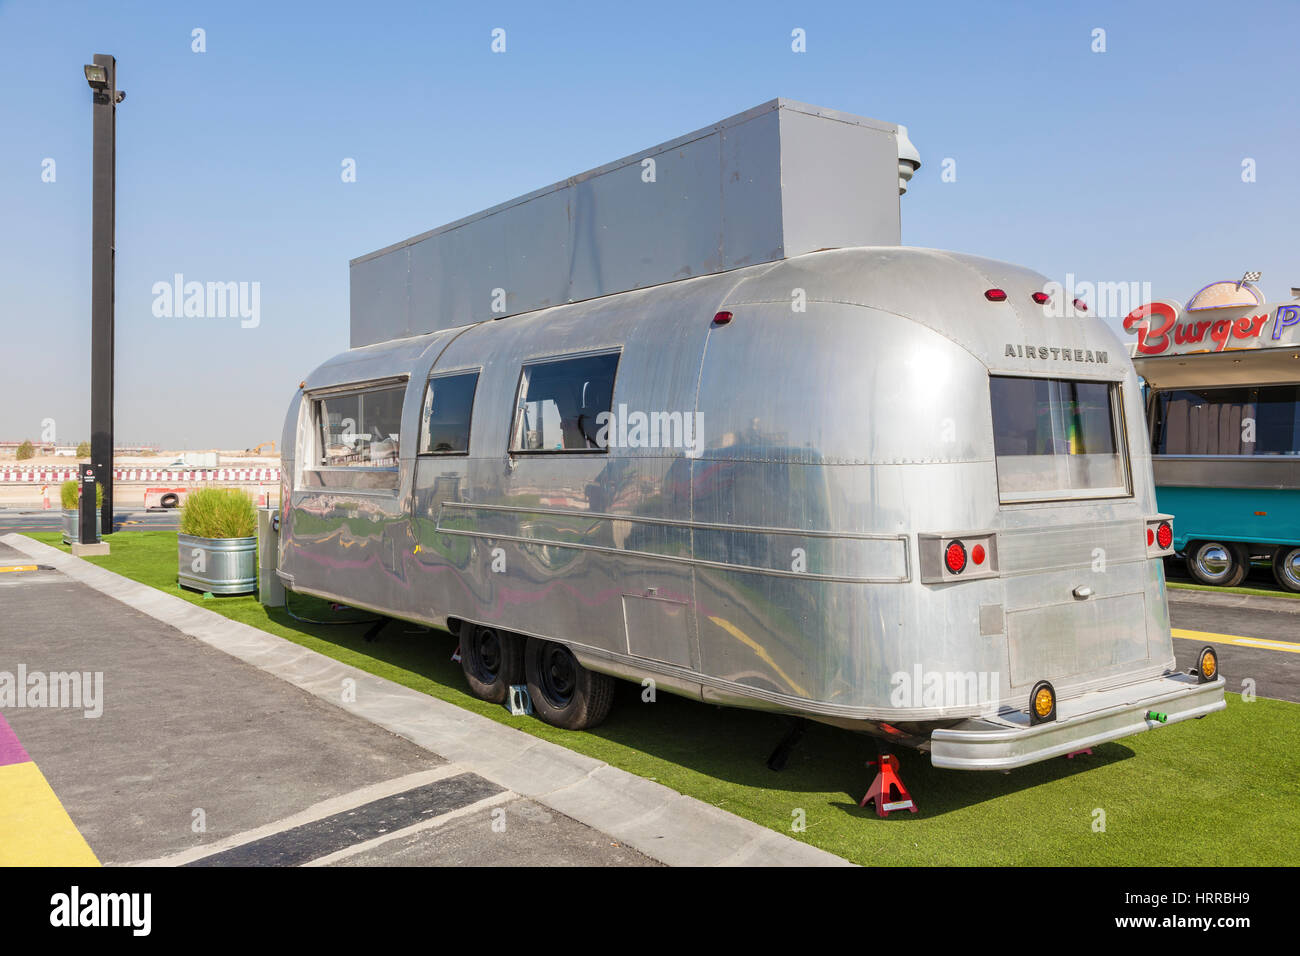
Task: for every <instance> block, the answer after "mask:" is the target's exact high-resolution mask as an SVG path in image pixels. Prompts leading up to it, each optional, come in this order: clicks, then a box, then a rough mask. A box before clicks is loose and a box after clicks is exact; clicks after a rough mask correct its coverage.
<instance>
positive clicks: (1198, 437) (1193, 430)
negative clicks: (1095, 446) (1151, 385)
mask: <svg viewBox="0 0 1300 956" xmlns="http://www.w3.org/2000/svg"><path fill="white" fill-rule="evenodd" d="M1152 451H1154V452H1155V453H1156V454H1157V455H1300V385H1268V386H1264V387H1261V388H1250V387H1246V386H1241V387H1237V388H1205V389H1176V390H1173V391H1168V392H1158V393H1157V394H1156V409H1155V421H1154V423H1153V427H1152Z"/></svg>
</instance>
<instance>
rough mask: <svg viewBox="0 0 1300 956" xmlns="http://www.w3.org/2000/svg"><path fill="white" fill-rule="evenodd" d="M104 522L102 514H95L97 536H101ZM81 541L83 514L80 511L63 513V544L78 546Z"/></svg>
mask: <svg viewBox="0 0 1300 956" xmlns="http://www.w3.org/2000/svg"><path fill="white" fill-rule="evenodd" d="M102 526H103V521H102V520H100V512H98V511H96V512H95V534H96V536H98V535H99V534H100V529H101V527H102ZM80 541H81V512H80V511H79V510H75V509H74V510H72V511H64V512H63V543H64V544H77V543H79V542H80Z"/></svg>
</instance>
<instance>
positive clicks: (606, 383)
mask: <svg viewBox="0 0 1300 956" xmlns="http://www.w3.org/2000/svg"><path fill="white" fill-rule="evenodd" d="M617 370H618V353H617V352H605V353H601V354H597V355H584V356H581V357H578V358H567V359H559V360H555V361H547V362H533V363H530V364H527V365H525V366H524V367H523V372H522V374H521V375H520V379H519V401H518V405H517V409H518V410H517V412H516V414H515V425H514V436H513V439H512V441H511V442H510V450H511V451H515V452H565V451H586V452H590V451H604V450H605V447H606V441H605V440H604V439H605V436H604V435H603V434H602V428H601V425H602V424H603V423H604V421H605V420H606V419H602V421H600V422H598V421H597V420H596V419H597V418H598V417H599V416H601V415H602V413H604V414H606V415H608V413H609V411H610V406H611V403H612V402H613V400H614V373H615V372H616V371H617Z"/></svg>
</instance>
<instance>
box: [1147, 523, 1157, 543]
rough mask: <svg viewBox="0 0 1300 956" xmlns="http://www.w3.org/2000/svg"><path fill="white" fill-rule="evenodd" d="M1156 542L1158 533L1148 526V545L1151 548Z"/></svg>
mask: <svg viewBox="0 0 1300 956" xmlns="http://www.w3.org/2000/svg"><path fill="white" fill-rule="evenodd" d="M1155 543H1156V533H1155V532H1154V531H1152V530H1151V529H1150V528H1147V547H1148V548H1149V547H1151V545H1153V544H1155Z"/></svg>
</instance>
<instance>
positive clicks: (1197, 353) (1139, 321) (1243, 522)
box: [1124, 275, 1300, 592]
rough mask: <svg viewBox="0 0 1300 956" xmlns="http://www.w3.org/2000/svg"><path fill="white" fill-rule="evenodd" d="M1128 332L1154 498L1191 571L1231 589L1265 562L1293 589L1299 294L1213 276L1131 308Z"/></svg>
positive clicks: (1299, 430)
mask: <svg viewBox="0 0 1300 956" xmlns="http://www.w3.org/2000/svg"><path fill="white" fill-rule="evenodd" d="M1250 277H1251V278H1257V276H1253V275H1252V276H1250ZM1292 291H1293V292H1296V291H1298V290H1292ZM1124 329H1125V330H1126V331H1127V332H1129V333H1131V334H1134V335H1136V336H1137V342H1136V344H1135V346H1134V347H1133V353H1132V354H1133V364H1134V365H1135V366H1136V367H1137V370H1138V374H1140V375H1141V376H1142V377H1143V378H1144V379H1145V380H1146V383H1147V384H1146V415H1147V426H1148V429H1149V431H1150V435H1151V452H1152V455H1153V466H1154V471H1155V480H1156V500H1157V503H1158V505H1159V508H1160V510H1161V511H1162V512H1165V513H1168V514H1172V515H1173V516H1174V522H1173V524H1174V549H1175V551H1176V552H1177V553H1178V554H1180V555H1182V556H1183V557H1184V559H1185V560H1186V562H1187V570H1188V572H1189V573H1190V574H1191V575H1192V577H1193V578H1195V579H1196V580H1197V581H1199V582H1201V583H1203V584H1212V585H1220V586H1224V587H1235V586H1236V585H1239V584H1241V582H1242V580H1243V579H1244V578H1245V576H1246V574H1247V572H1248V571H1249V570H1250V567H1251V563H1252V562H1254V561H1268V562H1269V563H1270V564H1271V565H1272V568H1273V575H1274V577H1275V578H1276V579H1277V583H1278V585H1279V586H1281V587H1282V588H1284V589H1286V590H1287V591H1293V592H1300V296H1298V297H1297V298H1296V299H1293V300H1292V301H1290V302H1281V303H1266V302H1265V301H1264V297H1263V296H1262V295H1261V294H1260V292H1259V290H1258V289H1257V288H1255V286H1254V285H1253V284H1251V283H1250V282H1248V281H1244V280H1243V281H1240V282H1234V281H1227V282H1214V283H1211V284H1210V285H1208V286H1206V287H1205V288H1203V289H1202V290H1201V291H1200V292H1198V293H1196V295H1194V296H1192V298H1191V299H1190V300H1189V301H1188V302H1187V304H1186V305H1183V306H1180V305H1178V304H1177V303H1172V302H1161V301H1157V302H1151V303H1149V304H1147V305H1143V306H1141V307H1140V308H1138V309H1135V310H1134V311H1133V312H1131V313H1130V314H1129V315H1128V316H1127V317H1126V318H1125V319H1124Z"/></svg>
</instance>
